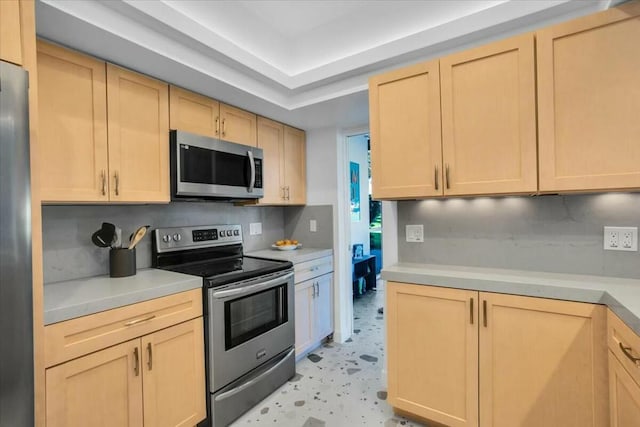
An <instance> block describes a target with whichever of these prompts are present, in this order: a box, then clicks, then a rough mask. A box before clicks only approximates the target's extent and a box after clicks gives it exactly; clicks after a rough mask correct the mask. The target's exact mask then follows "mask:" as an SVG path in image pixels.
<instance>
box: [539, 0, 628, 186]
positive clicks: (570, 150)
mask: <svg viewBox="0 0 640 427" xmlns="http://www.w3.org/2000/svg"><path fill="white" fill-rule="evenodd" d="M638 40H640V3H639V2H630V3H628V4H625V5H622V6H619V7H617V8H614V9H610V10H607V11H605V12H601V13H598V14H593V15H590V16H587V17H584V18H581V19H577V20H574V21H570V22H567V23H565V24H560V25H555V26H552V27H549V28H546V29H543V30H541V31H539V32H538V33H537V61H538V126H539V143H538V145H539V158H540V191H544V192H556V191H571V190H576V191H580V190H605V189H625V188H638V187H640V143H639V135H640V120H638V111H640V73H639V72H638V70H640V49H638Z"/></svg>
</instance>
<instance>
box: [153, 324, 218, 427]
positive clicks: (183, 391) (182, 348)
mask: <svg viewBox="0 0 640 427" xmlns="http://www.w3.org/2000/svg"><path fill="white" fill-rule="evenodd" d="M142 352H143V364H142V370H143V371H144V384H143V385H144V421H145V425H147V426H154V427H192V426H194V425H196V424H197V423H198V422H200V421H202V420H203V419H204V418H205V417H206V409H205V398H206V390H205V372H204V333H203V326H202V317H199V318H197V319H193V320H190V321H188V322H185V323H181V324H179V325H176V326H172V327H170V328H168V329H163V330H161V331H158V332H155V333H153V334H151V335H147V336H145V337H142Z"/></svg>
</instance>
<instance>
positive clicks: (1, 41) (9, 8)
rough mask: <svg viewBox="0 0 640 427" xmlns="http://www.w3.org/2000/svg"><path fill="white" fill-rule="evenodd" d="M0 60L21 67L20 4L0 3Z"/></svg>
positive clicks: (6, 0)
mask: <svg viewBox="0 0 640 427" xmlns="http://www.w3.org/2000/svg"><path fill="white" fill-rule="evenodd" d="M0 59H1V60H3V61H7V62H13V63H14V64H17V65H22V36H21V34H20V2H19V1H18V0H2V1H0Z"/></svg>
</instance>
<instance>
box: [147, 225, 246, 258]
mask: <svg viewBox="0 0 640 427" xmlns="http://www.w3.org/2000/svg"><path fill="white" fill-rule="evenodd" d="M153 233H154V241H155V249H156V251H157V253H162V252H172V251H178V250H185V249H192V248H207V247H214V246H223V245H231V244H237V243H242V226H241V225H201V226H194V227H172V228H158V229H155V230H154V231H153Z"/></svg>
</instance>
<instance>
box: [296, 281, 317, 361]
mask: <svg viewBox="0 0 640 427" xmlns="http://www.w3.org/2000/svg"><path fill="white" fill-rule="evenodd" d="M295 291H296V295H295V305H296V356H298V355H300V354H302V353H304V351H305V350H306V349H307V348H309V346H310V345H311V344H312V343H313V338H314V337H313V334H314V333H315V328H314V313H313V309H314V293H313V280H308V281H306V282H302V283H297V284H296V285H295Z"/></svg>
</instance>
